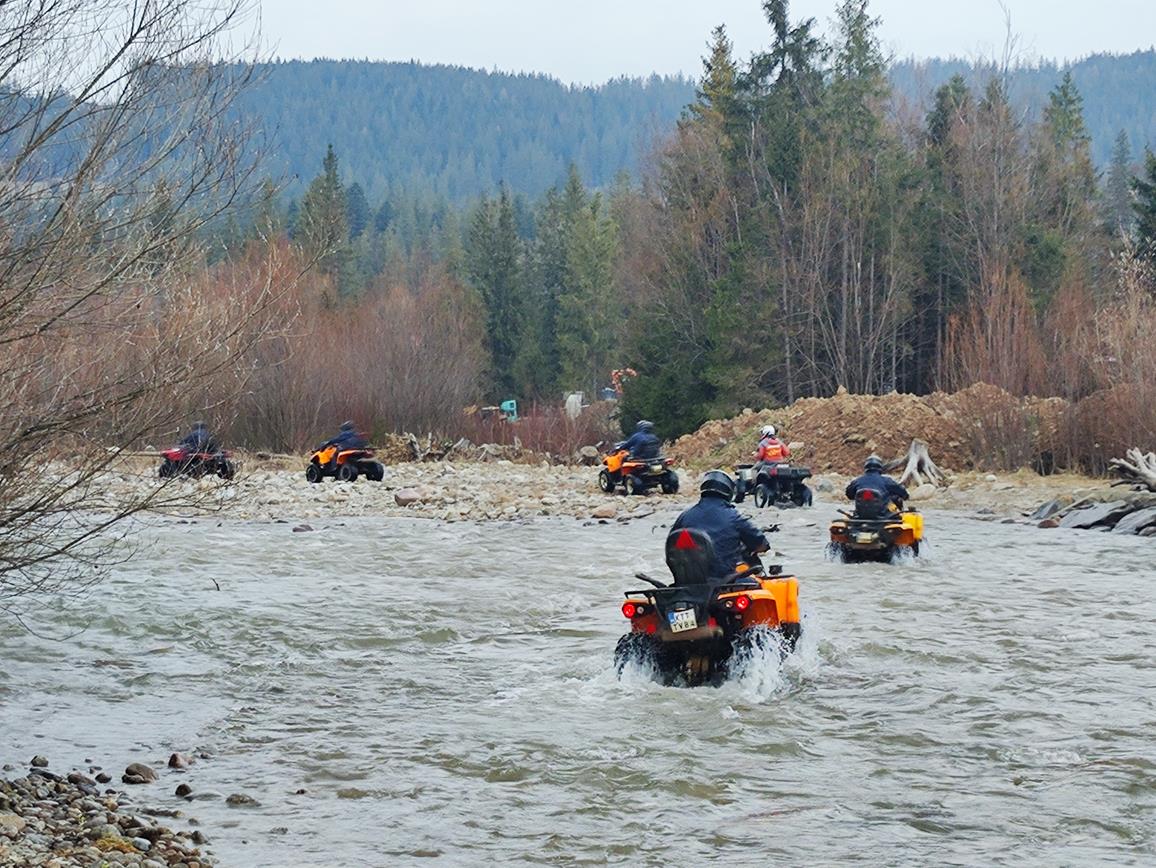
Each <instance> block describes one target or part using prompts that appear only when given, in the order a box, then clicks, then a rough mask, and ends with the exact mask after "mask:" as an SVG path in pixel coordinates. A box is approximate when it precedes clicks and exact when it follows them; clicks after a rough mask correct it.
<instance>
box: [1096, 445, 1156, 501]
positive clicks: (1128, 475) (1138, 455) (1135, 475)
mask: <svg viewBox="0 0 1156 868" xmlns="http://www.w3.org/2000/svg"><path fill="white" fill-rule="evenodd" d="M1108 466H1109V467H1111V468H1112V469H1113V470H1115V471H1116V473H1117V474H1118V475H1119V476H1120V477H1121V479H1122V481H1123V482H1125V483H1126V484H1129V485H1133V486H1135V488H1136V490H1137V491H1143V490H1144V489H1147V490H1148V491H1156V452H1149V453H1148V454H1147V455H1145V454H1144V453H1143V452H1141V451H1140V450H1139V449H1129V450H1128V452H1127V453H1126V458H1113V459H1112V460H1111V461H1109V462H1108Z"/></svg>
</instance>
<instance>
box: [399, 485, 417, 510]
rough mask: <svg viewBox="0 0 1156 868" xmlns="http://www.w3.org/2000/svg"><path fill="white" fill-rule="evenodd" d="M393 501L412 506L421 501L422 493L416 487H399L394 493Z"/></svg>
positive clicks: (400, 504)
mask: <svg viewBox="0 0 1156 868" xmlns="http://www.w3.org/2000/svg"><path fill="white" fill-rule="evenodd" d="M393 502H394V503H396V504H397V505H398V506H412V505H413V504H415V503H421V493H420V492H418V490H417V489H416V488H399V489H398V490H397V491H395V492H394V493H393Z"/></svg>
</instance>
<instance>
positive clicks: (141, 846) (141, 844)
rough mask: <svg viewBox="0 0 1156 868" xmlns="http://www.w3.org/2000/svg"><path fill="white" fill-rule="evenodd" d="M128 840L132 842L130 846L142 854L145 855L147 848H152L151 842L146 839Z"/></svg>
mask: <svg viewBox="0 0 1156 868" xmlns="http://www.w3.org/2000/svg"><path fill="white" fill-rule="evenodd" d="M130 840H131V842H132V845H133V846H134V847H136V848H137V849H138V850H140V851H141V852H142V853H147V852H148V851H149V848H150V847H152V845H153V842H152V841H150V840H149V839H148V838H132V839H130Z"/></svg>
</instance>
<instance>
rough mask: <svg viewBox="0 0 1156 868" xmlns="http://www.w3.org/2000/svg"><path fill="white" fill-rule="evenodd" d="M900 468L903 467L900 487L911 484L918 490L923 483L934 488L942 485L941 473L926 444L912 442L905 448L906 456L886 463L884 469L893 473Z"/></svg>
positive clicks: (919, 441)
mask: <svg viewBox="0 0 1156 868" xmlns="http://www.w3.org/2000/svg"><path fill="white" fill-rule="evenodd" d="M900 467H903V473H902V475H901V476H900V477H899V484H900V485H908V484H913V485H914V486H915V487H916V488H918V487H919V486H920V485H923V484H924V483H925V482H930V483H931V484H932V485H936V486H938V485H942V484H943V481H944V477H943V471H942V470H940V469H939V468H938V467H937V466H936V464H935V462H934V461H932V460H931V455H930V453H929V452H928V451H927V444H926V443H925V442H924V441H922V440H912V441H911V445H910V446H908V447H907V454H906V455H905V456H903V457H902V458H896V459H895V460H894V461H889V462H887V464H886V466H885V468H884V469H886V470H887V471H893V470H898V469H899V468H900Z"/></svg>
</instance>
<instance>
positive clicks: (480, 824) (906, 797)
mask: <svg viewBox="0 0 1156 868" xmlns="http://www.w3.org/2000/svg"><path fill="white" fill-rule="evenodd" d="M832 513H833V505H831V504H819V505H818V506H817V507H816V508H814V509H812V510H795V511H786V512H783V513H781V514H779V516H778V517H777V518H773V514H772V513H771V512H769V511H764V512H763V513H762V514H761V515H760V516H759V519H760V520H761V521H763V522H764V523H765V522H768V521H771V520H777V521H780V522H781V524H782V528H783V529H782V532H781V533H779V534H777V535H775V536H774V537H773V541H774V543H775V545H776V548H777V549H778V550H779V551H780V552H781V553H782V556H781V557H780V558H776V559H777V560H782V561H783V563H784V564H785V566H786V567H787V568H788V570H789V571H792V572H794V573H796V574H797V575H798V576H799V577H800V581H801V599H802V601H803V604H804V613H805V614H804V631H805V632H804V639H803V642H802V644H801V647H800V649H799V650H798V651H797V653H796V654H795V655H793V656H791V657H788V658H787V660H786V661H784V662H782V663H780V662H779V660H778V659H777V657H774V656H771V657H768V658H767V659H765V660H761V661H756V663H755V665H752V666H751V667H749V669H748V671H747V672H746V674H745V675H744V677H743V678H741V679H739V680H737V681H734V682H730V683H727V684H725V685H723V686H722V687H721V688H698V689H680V688H668V687H661V686H658V685H657V684H654V683H653V682H652V681H650V680H648V679H647V677H646V674H645V673H644V672H641V671H636V670H628V671H627V672H626V673H625V675H624V676H623V677H622V678H621V679H620V678H618V677H617V676H616V675H615V673H614V671H613V668H612V666H611V658H612V651H613V647H614V643H615V641H616V639H617V637H618V636H619V635H620V634H621V633H622V632H623V630H624V627H625V623H626V622H625V620H624V619H623V617H622V615H621V614H620V612H619V605H620V602H621V599H622V596H621V594H622V591H623V590H625V589H627V588H631V587H633V586H635V585H636V584H637V581H636V580H633V579H632V578H631V576H632V574H633V572H634V571H635V570H639V569H643V570H646V571H648V572H651V573H652V574H654V575H660V574H661V572H662V571H663V569H664V568H663V566H662V562H661V552H662V541H663V537H664V533H665V530H664V527H663V525H664V524H666V523H669V521H670V520H671V519H672V517H673V513H672V512H671V511H670V510H669V508H664V507H660V508H659V509H658V511H657V512H656V513H655V514H653V515H650V516H646V517H643V518H639V519H636V520H634V521H631V522H628V523H618V522H610V523H607V524H591V523H587V522H583V521H579V520H574V519H569V518H538V519H532V520H524V521H517V522H488V523H473V522H469V521H457V522H454V523H446V522H441V521H436V520H422V519H407V518H381V517H372V518H371V517H348V518H334V519H325V518H321V519H317V518H311V519H310V521H309V524H310V525H311V526H312V528H313V530H312V531H307V532H298V533H294V532H293V531H292V526H293V524H294V522H293V521H291V520H290V521H288V522H287V523H276V522H270V521H244V520H238V519H235V518H221V519H216V518H202V519H199V520H196V521H193V522H190V523H178V522H176V521H174V520H151V521H149V522H147V523H142V524H141V525H140V526H139V528H138V529H137V531H136V532H135V533H134V534H132V540H133V542H134V544H135V545H136V546H138V547H140V552H139V556H138V557H136V558H135V559H133V560H131V561H129V562H127V563H125V564H123V565H121V566H118V567H116V568H114V570H113V571H112V573H111V575H110V576H109V577H108V578H107V580H106V581H104V582H103V583H102V584H100V585H99V586H97V588H96V589H95V590H94V591H93V592H92V593H91V594H89V595H88V597H86V598H85V599H83V600H80V601H76V602H74V603H72V604H71V605H69V606H68V607H55V606H54V607H52V608H51V609H49V610H47V611H42V612H40V613H39V614H38V615H37V617H36V620H35V623H34V626H35V627H36V628H37V630H38V631H39V632H44V633H47V634H48V635H52V636H55V637H61V636H65V635H69V634H75V635H71V637H70V638H67V639H56V640H49V639H42V638H38V637H37V636H35V635H32V634H30V633H28V632H25V631H23V630H21V629H19V628H18V627H16V626H14V625H12V624H9V623H3V624H0V656H2V659H3V660H4V666H3V667H2V671H0V733H3V738H2V739H0V761H2V762H8V763H26V762H27V760H28V758H29V757H31V756H32V755H33V754H45V755H48V756H50V757H52V758H53V760H54V762H59V764H61V765H63V764H67V763H71V764H74V765H76V766H77V767H82V766H83V760H84V759H85V758H91V759H92V760H93V761H94V762H96V763H98V764H102V765H104V766H105V767H106V768H107V769H109V770H110V771H115V772H116V773H119V771H121V770H122V769H123V767H124V766H125V765H126V764H127V763H129V762H134V761H143V762H151V763H153V764H157V765H160V764H162V761H163V759H164V758H165V757H167V756H168V754H169V753H170V752H172V751H181V752H184V753H191V754H201V755H202V756H201V757H200V758H199V759H198V760H197V762H195V763H194V764H193V765H192V766H191V767H190V768H189V769H188V770H187V771H183V772H178V771H166V772H165V773H163V774H162V776H161V780H160V781H159V782H157V783H155V784H148V785H144V786H138V787H127V788H126V789H128V790H130V791H131V793H132V794H133V796H135V797H136V799H137V800H138V801H143V802H148V803H150V804H155V805H161V806H165V807H169V808H179V809H180V810H182V811H184V812H185V814H186V815H193V816H195V817H197V818H198V819H199V820H200V823H201V825H200V827H199V828H200V829H201V830H202V831H203V832H204V833H205V835H206V836H207V837H208V839H209V842H210V843H209V849H210V850H211V851H212V852H213V853H214V854H215V855H216V857H217V858H218V860H219V862H220V864H222V865H238V866H293V865H349V866H353V865H397V864H410V863H417V862H419V861H422V862H424V861H425V860H426V859H427V858H429V857H435V858H436V857H440V858H441V859H442V861H444V862H446V863H447V864H455V865H457V864H465V865H471V864H483V863H494V862H500V863H509V862H522V863H529V864H573V863H592V864H602V863H605V862H614V863H630V864H638V863H644V864H693V863H696V862H700V861H704V860H706V859H718V860H720V861H725V862H727V863H730V864H765V863H766V862H767V861H769V860H775V859H779V860H783V861H786V862H800V861H807V862H810V863H815V864H823V863H828V864H829V863H832V862H836V861H850V860H862V861H864V862H866V863H867V864H879V863H897V862H920V863H927V862H952V863H958V864H977V863H988V862H996V863H1008V862H1012V861H1014V862H1017V863H1020V864H1041V865H1042V864H1057V863H1063V864H1086V863H1091V862H1099V863H1103V862H1108V861H1116V862H1123V861H1128V860H1136V861H1139V862H1143V861H1148V860H1149V859H1151V858H1153V856H1154V855H1156V756H1154V755H1153V750H1152V746H1153V744H1156V707H1154V706H1156V699H1154V697H1156V690H1154V688H1156V667H1153V666H1152V663H1151V661H1152V660H1153V658H1154V656H1156V639H1154V638H1153V624H1154V623H1156V599H1154V598H1156V591H1154V590H1153V584H1152V583H1153V579H1154V578H1156V576H1154V572H1156V570H1154V558H1153V551H1154V550H1153V547H1152V541H1151V540H1145V539H1139V538H1134V537H1123V536H1115V535H1110V534H1101V533H1093V532H1072V533H1064V534H1061V533H1060V532H1055V531H1052V532H1048V531H1041V530H1038V529H1036V528H1033V527H1027V526H1024V525H1020V524H1002V523H1000V521H999V520H998V519H994V518H992V517H988V518H992V520H989V521H981V520H977V519H975V518H966V517H962V516H961V515H958V514H954V513H951V512H940V511H929V512H928V513H927V515H926V527H927V535H928V539H929V544H928V545H927V546H926V548H925V557H922V558H920V559H918V560H909V561H904V562H902V563H900V564H897V565H894V566H890V565H855V566H852V565H843V564H839V563H834V562H831V561H828V560H826V559H825V557H824V550H823V549H824V545H823V544H824V542H825V538H826V520H827V519H828V518H829V517H830V515H831V514H832ZM58 770H60V769H59V768H58ZM117 777H119V774H117ZM178 783H187V784H188V785H189V786H191V787H192V790H193V795H194V797H196V798H194V799H193V801H191V802H186V801H185V800H183V799H178V798H177V797H176V796H174V795H173V789H174V788H175V787H176V785H177V784H178ZM234 793H238V794H245V795H248V796H250V797H252V798H253V799H255V800H256V802H257V804H256V805H253V806H248V807H232V806H229V805H227V804H226V802H225V797H226V796H228V795H231V794H234ZM182 822H183V818H179V819H174V820H172V821H171V824H173V825H174V827H177V828H179V827H180V824H181V823H182Z"/></svg>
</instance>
